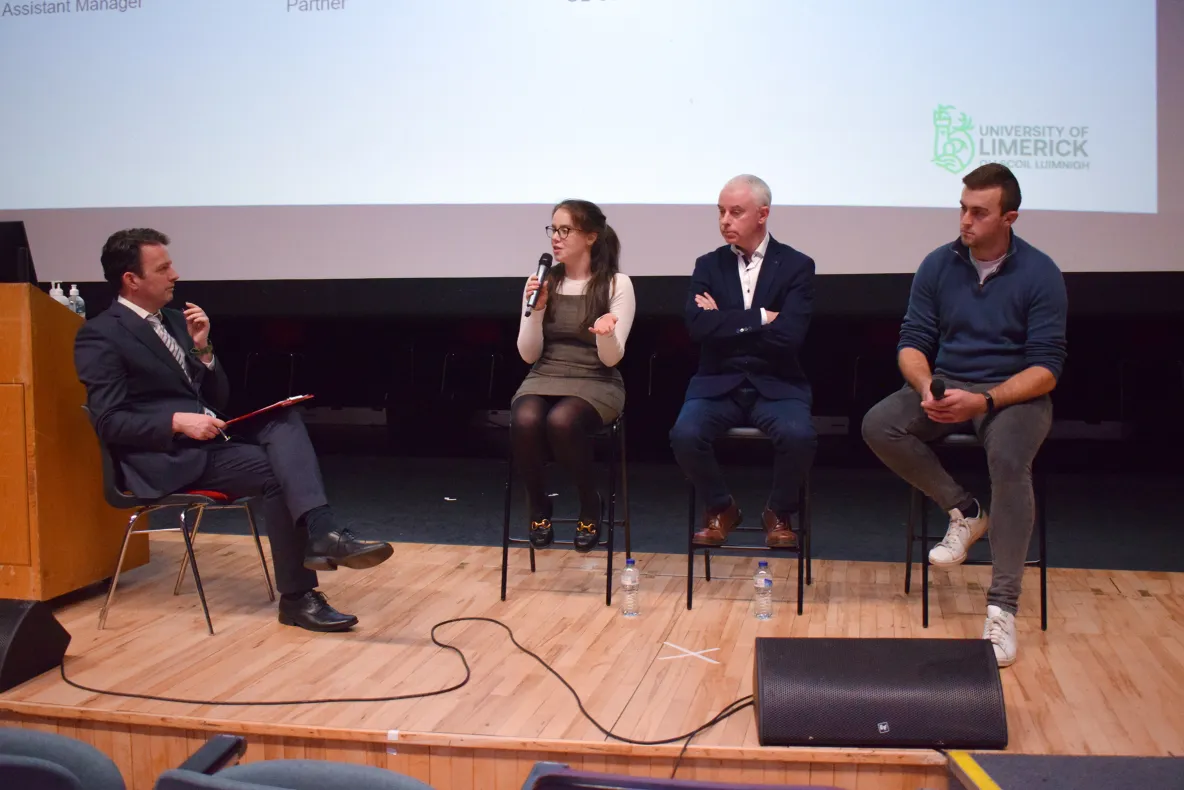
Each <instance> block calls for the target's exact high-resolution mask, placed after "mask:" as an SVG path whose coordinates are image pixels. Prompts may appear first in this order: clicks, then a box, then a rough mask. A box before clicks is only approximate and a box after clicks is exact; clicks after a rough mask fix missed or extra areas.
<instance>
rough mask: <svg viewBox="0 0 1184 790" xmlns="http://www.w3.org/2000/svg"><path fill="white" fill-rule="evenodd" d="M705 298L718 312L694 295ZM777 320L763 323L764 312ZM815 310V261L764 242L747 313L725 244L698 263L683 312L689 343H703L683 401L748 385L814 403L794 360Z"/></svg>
mask: <svg viewBox="0 0 1184 790" xmlns="http://www.w3.org/2000/svg"><path fill="white" fill-rule="evenodd" d="M704 292H706V293H709V294H711V297H712V298H713V299H715V303H716V305H717V306H718V307H719V309H718V310H704V309H703V308H701V307H699V306H698V305H697V304H695V295H696V294H701V293H704ZM762 307H764V308H765V309H767V310H773V311H776V312H777V318H775V319H774V320H772V321H770V322H769V323H768V324H765V325H764V326H762V325H761V311H760V308H762ZM813 309H814V261H813V259H811V258H810V257H808V256H806V255H803V254H802V253H800V252H798V251H797V250H795V249H794V248H793V247H790V246H789V245H787V244H782V243H781V242H779V241H777V240H776V239H774V238H773V237H772V236H770V237H769V244H768V246H767V247H766V248H765V259H764V261H763V262H762V263H761V272H760V276H759V277H758V278H757V281H756V291H755V292H754V293H753V295H752V307H751V308H749V309H747V310H745V309H744V294H743V292H742V291H741V284H740V268H739V265H738V264H737V262H736V253H734V252H733V251H732V248H731V246H729V245H725V246H723V247H720V248H719V249H717V250H715V251H714V252H709V253H708V254H706V255H704V256H702V257H701V258H699V259H698V260H697V261H695V273H694V274H693V275H692V276H691V289H690V293H689V294H687V303H686V308H685V314H686V322H687V328H688V329H689V330H690V333H691V340H693V341H695V342H696V343H699V344H700V346H701V347H700V353H699V370H698V372H697V373H696V374H695V375H694V376H693V377H692V378H691V382H690V384H689V385H688V386H687V398H714V397H718V396H720V395H724V394H727V393H728V392H731V391H732V390H733V389H735V388H736V387H738V386H740V385H741V384H743V383H745V382H749V383H750V384H751V385H752V386H753V387H755V388H756V390H757V391H758V392H760V394H761V395H762V396H763V397H765V398H769V399H772V400H783V399H786V398H794V399H797V400H801V401H805V402H806V403H807V404H809V403H810V402H811V397H812V395H811V391H810V382H809V381H807V380H806V374H805V373H804V372H803V371H802V365H801V362H800V361H799V359H798V356H799V352H800V351H801V347H802V343H803V342H804V341H805V339H806V332H807V330H808V329H809V328H810V316H811V314H812V312H813Z"/></svg>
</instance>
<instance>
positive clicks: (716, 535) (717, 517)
mask: <svg viewBox="0 0 1184 790" xmlns="http://www.w3.org/2000/svg"><path fill="white" fill-rule="evenodd" d="M742 518H744V516H743V514H742V513H741V512H740V508H739V507H738V506H737V505H736V500H734V499H733V500H732V504H730V505H728V507H727V508H726V509H724V510H722V511H719V512H717V513H713V512H711V511H710V510H709V511H707V512H706V513H705V514H704V515H703V529H701V530H699V531H698V532H696V533H695V543H698V544H702V545H706V546H722V545H723V544H724V541H725V540H727V539H728V533H729V532H731V531H732V530H733V529H735V528H736V527H738V526H739V525H740V520H741V519H742Z"/></svg>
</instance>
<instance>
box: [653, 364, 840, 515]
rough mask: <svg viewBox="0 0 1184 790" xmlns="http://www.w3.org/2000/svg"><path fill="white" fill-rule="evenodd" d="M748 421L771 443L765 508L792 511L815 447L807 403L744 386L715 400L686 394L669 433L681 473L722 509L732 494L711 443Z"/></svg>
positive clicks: (711, 505)
mask: <svg viewBox="0 0 1184 790" xmlns="http://www.w3.org/2000/svg"><path fill="white" fill-rule="evenodd" d="M748 425H751V426H752V427H754V428H758V429H760V431H761V432H762V433H764V434H765V435H766V436H768V437H769V439H770V440H772V442H773V450H774V452H775V458H774V461H773V488H772V491H771V492H770V494H769V501H768V508H769V509H770V510H772V511H773V512H774V513H779V514H782V515H788V514H791V513H794V512H796V511H797V509H798V489H799V488H800V487H801V485H802V482H803V481H804V480H805V479H806V475H807V474H809V472H810V467H811V465H812V464H813V463H814V452H815V450H816V449H817V447H818V436H817V434H816V433H815V432H814V423H813V421H812V420H811V417H810V406H809V404H808V403H806V402H805V401H801V400H797V399H795V398H785V399H778V400H772V399H769V398H765V397H763V396H761V394H760V393H759V392H757V390H756V389H755V388H754V387H751V386H746V385H745V386H740V387H738V388H736V389H734V390H732V391H731V392H730V393H728V394H726V395H721V396H720V397H717V398H688V399H687V401H686V402H685V403H684V404H683V406H682V411H681V412H680V413H679V415H678V420H677V421H676V422H675V423H674V427H673V428H672V429H671V431H670V446H671V448H672V449H673V450H674V457H675V459H676V460H677V461H678V465H679V466H680V467H681V468H682V471H683V473H684V474H685V475H686V476H687V477H688V478H690V480H691V482H692V483H694V484H695V486H696V487H697V488H698V489H699V490H700V491H702V492H703V495H704V502H705V504H706V505H707V508H708V509H710V510H719V509H723V508H725V507H727V506H728V504H729V503H730V502H731V500H732V495H731V494H730V493H729V491H728V486H727V483H725V482H724V476H723V472H722V471H721V470H720V468H719V463H718V462H717V461H716V458H715V451H714V449H713V448H712V444H713V443H714V442H715V440H716V439H718V438H719V437H720V436H722V435H723V434H724V433H726V432H727V431H728V430H729V429H731V428H736V427H740V426H748Z"/></svg>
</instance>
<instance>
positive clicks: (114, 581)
mask: <svg viewBox="0 0 1184 790" xmlns="http://www.w3.org/2000/svg"><path fill="white" fill-rule="evenodd" d="M150 512H152V511H151V509H150V508H146V509H143V510H137V511H136V512H135V513H132V517H131V518H130V519H128V521H127V530H126V531H125V532H124V533H123V546H121V547H120V549H119V560H118V561H117V562H116V563H115V573H114V574H113V575H112V576H111V586H110V587H108V588H107V598H106V600H104V601H103V608H102V609H100V610H99V630H100V631H102V630H103V629H104V628H105V627H106V626H107V610H109V609H110V608H111V600H112V599H113V598H114V597H115V588H116V587H117V586H118V585H119V572H120V570H122V569H123V558H124V556H125V555H126V554H127V544H128V543H129V542H130V541H131V539H132V535H133V534H134V532H135V527H136V521H137V520H138V519H139V518H140V516H142V515H144V514H145V513H150Z"/></svg>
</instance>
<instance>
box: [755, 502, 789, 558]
mask: <svg viewBox="0 0 1184 790" xmlns="http://www.w3.org/2000/svg"><path fill="white" fill-rule="evenodd" d="M761 523H762V524H763V525H764V527H765V545H766V546H768V547H769V548H776V549H792V548H794V547H795V546H797V545H798V536H797V535H795V534H793V526H792V525H791V524H790V523H789V518H788V517H786V518H781V517H780V516H778V515H777V514H776V513H774V512H773V511H772V510H769V509H768V508H765V512H764V513H761Z"/></svg>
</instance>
